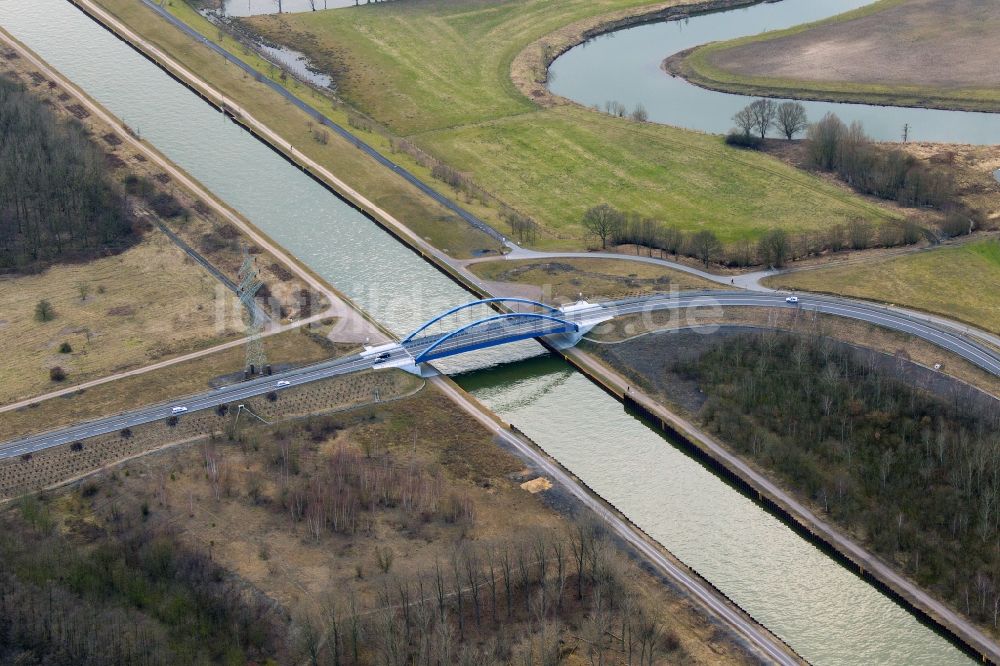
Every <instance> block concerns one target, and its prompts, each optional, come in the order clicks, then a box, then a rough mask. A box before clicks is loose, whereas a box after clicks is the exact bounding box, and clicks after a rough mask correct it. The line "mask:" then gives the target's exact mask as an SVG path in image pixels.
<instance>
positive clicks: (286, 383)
mask: <svg viewBox="0 0 1000 666" xmlns="http://www.w3.org/2000/svg"><path fill="white" fill-rule="evenodd" d="M291 384H292V383H291V382H290V381H288V380H287V379H282V380H280V381H279V382H278V383H277V384H275V386H277V387H278V388H284V387H286V386H291Z"/></svg>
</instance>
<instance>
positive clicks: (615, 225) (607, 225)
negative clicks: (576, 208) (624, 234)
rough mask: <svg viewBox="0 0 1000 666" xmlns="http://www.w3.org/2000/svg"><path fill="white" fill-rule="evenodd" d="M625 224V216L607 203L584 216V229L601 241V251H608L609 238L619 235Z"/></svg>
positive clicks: (589, 210) (590, 210) (588, 211)
mask: <svg viewBox="0 0 1000 666" xmlns="http://www.w3.org/2000/svg"><path fill="white" fill-rule="evenodd" d="M624 223H625V216H624V215H623V214H622V213H621V212H620V211H618V210H615V209H614V208H612V207H611V206H610V205H609V204H606V203H605V204H601V205H600V206H594V207H593V208H590V209H588V210H587V212H586V213H584V214H583V227H584V229H586V230H587V231H588V232H589V233H591V234H593V235H594V236H597V237H598V238H600V239H601V249H607V247H608V238H609V237H611V236H613V235H614V234H615V233H618V232H619V231H620V230H621V228H622V225H623V224H624Z"/></svg>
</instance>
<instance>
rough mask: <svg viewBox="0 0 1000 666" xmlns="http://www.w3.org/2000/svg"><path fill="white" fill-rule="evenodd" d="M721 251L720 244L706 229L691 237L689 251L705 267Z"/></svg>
mask: <svg viewBox="0 0 1000 666" xmlns="http://www.w3.org/2000/svg"><path fill="white" fill-rule="evenodd" d="M721 249H722V243H720V242H719V239H718V237H716V235H715V234H714V233H712V232H711V231H709V230H708V229H704V230H702V231H699V232H698V233H696V234H695V235H693V236H691V251H692V252H693V253H694V256H696V257H697V258H698V259H700V260H701V262H702V263H703V264H705V266H708V262H710V261H712V259H713V258H715V256H716V255H717V254H718V253H719V250H721Z"/></svg>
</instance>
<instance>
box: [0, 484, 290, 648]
mask: <svg viewBox="0 0 1000 666" xmlns="http://www.w3.org/2000/svg"><path fill="white" fill-rule="evenodd" d="M88 492H91V493H92V492H94V489H92V490H89V491H88ZM111 513H112V518H113V519H112V521H110V522H109V523H107V524H105V525H104V527H103V529H101V528H98V527H97V526H96V525H94V524H92V523H88V522H85V521H77V522H74V523H71V524H66V525H61V526H59V527H62V528H63V529H62V530H60V529H57V521H56V519H55V518H54V516H53V513H52V511H51V510H50V507H49V506H48V504H47V503H44V502H40V501H39V500H38V499H37V498H33V497H29V498H26V499H24V500H22V501H21V503H20V506H19V507H18V508H16V509H15V510H11V511H9V512H8V513H7V514H6V515H4V516H3V517H2V518H0V525H2V528H3V529H2V530H0V662H2V663H9V664H129V663H130V664H181V663H183V664H209V663H216V664H218V663H227V664H245V663H247V662H248V661H251V660H252V661H263V660H264V659H268V658H276V659H278V660H281V659H282V657H283V656H285V652H284V642H285V634H286V631H287V630H286V628H285V627H284V626H283V625H284V623H283V621H282V620H281V616H280V614H278V615H274V614H272V613H271V607H270V606H271V604H270V603H268V602H267V600H266V599H264V598H263V597H262V596H260V595H256V594H253V593H251V592H248V591H245V590H243V589H242V588H241V587H240V585H239V584H237V583H236V582H234V581H232V580H231V579H229V578H228V577H227V575H226V572H225V571H224V570H223V569H222V568H221V567H219V566H218V565H217V564H216V563H214V562H213V561H212V560H211V557H210V555H209V554H208V553H207V552H204V551H196V550H192V549H189V548H187V547H185V546H183V545H182V544H181V543H180V542H179V540H178V538H177V534H176V532H175V531H174V530H171V529H170V528H165V527H163V526H158V527H156V528H153V527H152V526H150V525H149V524H148V523H147V522H146V518H147V516H148V513H149V509H148V506H146V505H143V506H142V507H126V506H114V507H113V508H112V510H111Z"/></svg>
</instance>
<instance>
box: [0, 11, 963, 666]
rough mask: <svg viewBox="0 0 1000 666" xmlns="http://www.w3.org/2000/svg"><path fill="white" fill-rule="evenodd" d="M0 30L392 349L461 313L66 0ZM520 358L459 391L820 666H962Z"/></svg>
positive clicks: (657, 443)
mask: <svg viewBox="0 0 1000 666" xmlns="http://www.w3.org/2000/svg"><path fill="white" fill-rule="evenodd" d="M0 25H2V26H3V27H4V28H6V29H7V30H8V31H9V32H11V33H12V34H13V35H14V36H15V37H17V38H18V39H20V40H21V41H22V42H24V43H25V44H27V45H28V46H29V47H30V48H32V49H33V50H35V51H36V52H37V53H39V55H41V56H42V57H43V58H44V59H46V60H47V61H48V62H49V63H50V64H52V65H53V66H54V67H55V68H57V69H58V70H60V71H61V72H62V73H63V74H65V75H66V76H68V77H69V78H70V79H72V80H73V81H74V82H75V83H77V84H78V85H79V86H80V87H81V88H83V89H84V90H85V91H86V92H87V93H88V94H90V95H91V96H92V97H93V98H95V99H96V100H98V101H99V102H101V103H102V104H103V105H104V106H105V107H107V108H108V109H109V110H111V111H112V112H114V113H115V114H117V115H118V116H119V117H121V118H123V119H124V120H125V121H126V122H127V123H128V124H129V125H130V126H131V127H133V128H135V129H137V130H138V131H139V132H140V133H141V135H142V136H143V137H144V138H146V139H148V140H149V141H151V142H152V143H153V144H154V145H156V146H157V148H159V149H160V150H161V151H162V152H163V153H164V154H165V155H167V156H168V157H169V158H170V159H172V160H173V161H174V162H175V163H177V164H178V165H180V166H181V167H182V168H184V169H186V170H187V171H188V172H189V173H190V174H192V175H193V176H194V177H195V178H197V179H198V180H200V181H201V182H202V183H203V184H205V186H206V187H208V188H209V189H211V190H212V191H214V192H215V193H216V194H217V195H219V196H220V197H221V198H222V199H224V200H225V201H226V202H227V203H229V204H230V205H232V206H233V207H234V208H236V209H237V210H239V211H240V212H241V213H243V214H244V215H245V216H246V217H247V218H248V219H249V220H250V221H251V222H253V223H254V224H255V225H256V226H258V227H259V228H261V229H262V230H263V231H264V232H266V233H267V234H269V235H270V236H271V237H272V238H274V239H275V240H276V241H277V242H279V243H280V244H281V245H283V246H284V247H285V248H287V249H288V250H289V251H290V252H292V253H294V254H295V255H296V256H297V257H299V258H300V259H301V260H302V261H303V262H305V263H306V264H308V265H309V266H310V267H311V268H312V269H314V270H315V271H316V272H317V273H318V274H320V275H322V276H323V277H324V278H326V279H327V280H328V281H329V282H330V283H332V284H333V285H335V286H336V287H337V288H339V289H340V290H341V291H343V292H345V293H346V294H348V295H349V296H350V297H352V298H353V299H354V300H355V301H356V302H357V303H358V304H359V305H360V306H361V307H363V308H365V309H366V310H367V311H368V312H370V313H372V314H373V315H374V316H375V317H376V318H377V319H379V320H380V321H381V322H383V323H384V324H385V325H386V326H388V327H389V328H390V329H392V330H393V331H395V332H397V333H405V332H407V331H409V330H410V329H412V328H413V327H415V326H416V325H417V324H418V323H420V322H421V321H423V320H425V319H427V318H428V317H430V316H432V315H433V314H436V313H438V312H441V311H443V310H445V309H447V308H448V307H450V306H452V305H454V304H456V303H461V302H463V301H466V300H468V298H469V296H468V294H467V293H466V292H465V291H464V290H462V289H461V288H459V287H458V286H456V285H455V284H454V283H452V282H451V281H449V280H448V279H446V278H445V277H444V276H442V275H441V274H440V273H438V272H437V271H436V270H434V269H433V268H432V267H430V266H429V265H427V264H426V263H424V262H423V261H422V260H420V259H419V258H418V257H417V256H416V255H415V254H414V253H412V252H411V251H410V250H408V249H406V248H404V247H403V246H402V245H400V244H399V243H397V242H396V241H395V240H394V239H393V238H391V237H390V236H389V235H388V234H386V233H385V232H383V231H382V230H380V229H379V228H378V227H377V226H376V225H374V224H373V223H371V222H370V221H368V220H367V219H366V218H364V217H363V216H362V215H360V214H359V213H358V212H357V211H355V210H354V209H352V208H351V207H350V206H348V205H346V204H344V203H343V202H342V201H340V200H339V199H337V198H336V197H334V196H333V195H331V194H330V193H329V192H327V191H326V190H325V189H324V188H322V187H321V186H319V185H318V184H316V183H315V182H313V181H312V180H311V179H310V178H308V177H307V176H306V175H305V174H303V173H302V172H301V171H300V170H298V169H296V168H294V167H292V166H291V165H289V164H288V163H286V162H285V161H284V160H283V159H281V158H280V157H278V156H277V155H276V154H275V153H274V152H273V151H271V150H270V149H269V148H267V147H266V146H264V145H263V144H261V143H259V142H258V141H257V140H256V139H254V138H252V137H251V136H250V135H249V134H248V133H246V132H244V131H243V130H241V129H239V128H238V127H237V126H236V125H234V124H233V123H231V122H229V121H228V120H226V119H225V118H224V117H223V116H222V115H221V114H219V113H218V112H216V111H214V110H213V109H212V108H211V107H209V106H208V105H206V104H205V103H204V102H202V101H201V100H200V99H198V98H197V97H196V96H195V95H194V94H192V93H191V92H189V91H188V90H186V89H185V88H184V87H182V86H181V85H180V84H178V83H177V82H175V81H174V80H173V79H171V78H169V77H168V76H166V75H165V74H164V73H162V72H161V70H159V69H158V68H157V67H155V66H154V65H152V64H151V63H149V62H148V61H146V60H145V59H143V58H142V57H140V56H139V55H138V54H136V53H135V52H134V51H132V50H131V49H130V48H128V47H127V46H126V45H125V44H123V43H121V42H120V41H118V40H117V39H115V38H114V37H113V36H112V35H111V34H110V33H108V32H106V31H104V30H103V29H101V28H100V27H99V26H98V25H96V24H95V23H94V22H92V21H91V20H89V19H88V18H86V17H85V16H84V15H83V14H82V13H80V12H79V11H78V10H77V9H75V8H74V7H73V6H72V5H70V4H69V3H68V2H65V0H0ZM540 351H541V348H540V347H539V346H538V345H536V344H535V343H531V342H527V343H523V344H521V345H519V346H517V347H516V348H512V347H503V348H500V349H496V350H492V351H490V350H487V351H485V352H482V353H478V354H475V355H470V356H468V357H464V358H463V359H462V360H460V361H458V363H457V364H455V365H450V366H448V367H447V368H446V369H448V370H449V371H451V372H459V371H461V370H471V369H473V368H486V369H479V370H475V371H473V372H467V373H465V374H461V375H459V376H458V380H459V382H460V383H461V384H462V385H463V386H465V387H466V388H467V389H468V390H470V391H471V392H472V393H473V394H474V395H476V396H477V397H478V398H480V399H481V400H483V401H484V402H485V403H486V404H488V405H489V406H490V407H492V408H493V409H494V410H495V411H496V412H497V413H499V414H500V415H501V416H503V417H504V418H505V419H507V420H509V421H511V422H513V423H514V424H516V425H517V426H518V427H519V428H521V429H522V430H523V431H524V432H526V433H527V434H528V435H529V436H531V437H532V438H533V439H535V441H537V442H538V443H539V444H540V445H542V446H543V447H544V448H545V449H546V450H547V451H549V453H551V454H552V455H554V456H555V457H556V458H558V459H559V460H560V462H562V463H563V464H564V465H565V466H566V467H567V468H569V469H570V470H571V471H572V472H574V473H575V474H577V475H578V476H579V477H580V478H582V479H583V480H584V481H585V482H586V483H587V484H589V485H590V486H591V487H592V488H594V489H595V490H597V491H598V492H600V493H601V494H602V495H603V496H604V497H606V498H607V499H608V500H610V501H611V502H613V503H614V504H615V505H616V506H618V507H619V508H620V509H621V510H622V511H623V512H624V513H625V514H626V515H628V516H629V517H630V518H631V519H632V520H633V521H634V522H635V523H636V524H638V525H639V526H640V527H642V528H643V529H644V530H645V531H646V532H647V533H649V534H651V535H652V536H654V537H655V538H656V539H658V540H659V541H660V542H661V543H662V544H663V545H664V546H666V547H667V548H669V549H670V550H671V551H672V552H674V553H675V554H677V555H678V556H679V557H680V558H681V559H682V560H684V561H685V562H686V563H687V564H689V565H690V566H692V567H694V568H695V569H696V570H698V571H699V572H700V573H702V574H703V575H704V576H705V577H706V578H708V579H709V580H710V581H712V583H713V584H715V585H716V586H717V587H718V588H719V589H721V590H722V591H723V592H724V593H725V594H727V595H728V596H729V597H731V598H732V599H733V600H735V601H736V602H737V603H739V604H740V605H741V606H742V607H743V608H745V609H746V610H747V611H748V612H750V613H751V614H752V615H753V616H754V617H755V618H756V619H757V620H759V621H760V622H762V623H763V624H765V625H767V626H768V627H769V628H770V629H771V630H773V631H774V632H775V633H777V634H778V635H779V636H781V637H782V638H783V639H784V640H786V641H787V642H788V643H789V644H790V645H792V646H793V647H794V648H795V649H796V650H797V651H798V652H799V653H800V654H802V655H803V656H804V657H805V658H806V659H808V660H809V661H811V662H813V663H816V664H845V665H847V664H858V663H871V664H876V663H877V664H928V665H930V664H934V665H938V664H949V663H963V662H966V661H967V660H966V659H965V657H964V656H963V655H962V654H961V653H960V652H958V651H957V650H956V649H955V648H954V647H952V646H951V645H950V644H948V643H947V642H946V641H945V640H943V639H942V638H940V637H939V636H937V635H936V634H934V633H933V632H932V631H930V630H929V629H927V628H926V627H924V626H922V625H921V624H920V623H919V622H917V621H916V620H915V619H914V618H913V617H911V616H910V615H909V614H908V613H906V612H905V611H903V610H902V609H901V608H900V607H899V606H897V605H896V604H894V603H893V602H891V601H890V600H889V599H887V598H886V597H884V596H882V595H881V594H879V593H878V592H876V591H875V590H874V589H873V588H872V587H870V586H868V585H866V584H865V583H864V582H862V581H861V580H859V579H858V578H856V577H855V576H854V575H852V574H851V573H849V572H848V571H846V570H845V569H843V568H842V567H841V566H839V565H837V564H835V563H834V562H833V561H831V560H830V559H829V558H827V557H826V556H824V555H823V554H822V553H821V552H820V551H818V550H817V549H816V548H814V547H813V546H811V545H810V544H808V543H807V542H805V541H804V540H802V539H801V538H799V537H798V536H797V535H795V534H794V533H793V532H792V531H791V530H789V529H788V528H786V527H785V526H784V525H782V524H781V523H780V522H779V521H777V520H776V519H774V518H773V517H771V516H770V515H768V514H767V513H765V512H764V511H762V510H761V509H760V508H758V507H757V506H756V505H754V504H753V503H752V502H750V501H749V500H748V499H746V498H745V497H743V496H742V495H740V494H739V493H738V492H736V491H735V490H733V489H731V488H730V487H729V486H727V485H726V484H724V483H723V482H722V481H720V480H719V479H718V478H716V477H715V476H714V475H712V474H711V473H709V472H708V471H706V470H705V469H704V468H702V467H701V466H700V465H698V464H697V463H695V462H694V461H692V460H691V459H689V458H688V457H686V456H685V455H683V454H682V453H680V452H679V451H678V450H677V449H676V448H675V447H674V446H672V445H671V443H670V442H668V441H666V440H664V439H663V438H662V437H660V436H659V435H657V434H656V433H655V432H653V431H652V430H650V429H648V428H647V427H645V426H644V425H643V424H642V423H641V422H639V421H638V420H636V419H634V418H632V417H630V416H629V415H627V414H626V413H625V412H624V411H623V409H622V407H621V405H620V404H619V403H617V402H616V401H614V400H613V399H611V398H610V397H608V396H607V395H605V394H604V393H603V392H602V391H600V390H599V389H598V388H597V387H596V386H594V385H593V384H591V383H590V382H589V381H587V380H586V379H585V378H584V377H583V376H582V375H580V374H578V373H576V372H574V371H573V370H571V369H570V368H569V367H568V366H567V365H566V364H564V363H563V362H562V361H560V360H554V359H551V358H548V357H536V358H531V359H528V360H526V361H521V362H518V363H507V364H502V365H501V364H499V363H500V361H501V359H503V360H509V359H510V358H511V354H515V355H517V356H521V357H529V356H537V355H538V354H539V353H540Z"/></svg>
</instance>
